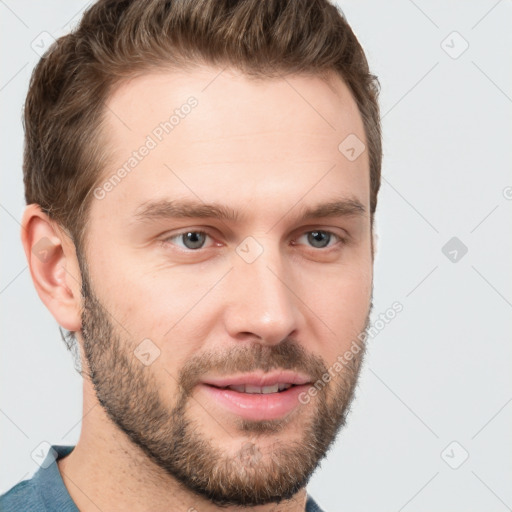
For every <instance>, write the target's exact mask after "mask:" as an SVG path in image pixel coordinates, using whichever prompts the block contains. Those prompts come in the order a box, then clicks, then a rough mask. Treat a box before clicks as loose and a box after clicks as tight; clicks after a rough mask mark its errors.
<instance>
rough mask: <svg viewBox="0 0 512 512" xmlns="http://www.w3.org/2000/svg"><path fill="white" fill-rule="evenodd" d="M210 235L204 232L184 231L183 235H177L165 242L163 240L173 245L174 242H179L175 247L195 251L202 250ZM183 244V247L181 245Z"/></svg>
mask: <svg viewBox="0 0 512 512" xmlns="http://www.w3.org/2000/svg"><path fill="white" fill-rule="evenodd" d="M208 237H209V235H208V234H207V233H205V232H204V231H184V232H182V233H178V234H177V235H173V236H170V237H168V238H166V239H165V240H162V242H164V243H172V244H174V243H175V242H174V240H176V241H177V243H175V245H177V246H178V247H181V248H183V249H189V250H195V249H202V248H203V245H204V244H205V241H206V238H208ZM180 242H181V245H180Z"/></svg>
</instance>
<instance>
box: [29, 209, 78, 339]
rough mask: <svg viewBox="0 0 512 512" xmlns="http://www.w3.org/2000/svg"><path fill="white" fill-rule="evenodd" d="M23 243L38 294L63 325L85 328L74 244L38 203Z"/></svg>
mask: <svg viewBox="0 0 512 512" xmlns="http://www.w3.org/2000/svg"><path fill="white" fill-rule="evenodd" d="M21 226H22V227H21V241H22V244H23V248H24V250H25V255H26V258H27V263H28V266H29V269H30V274H31V276H32V281H33V283H34V286H35V288H36V291H37V294H38V295H39V297H40V299H41V300H42V301H43V303H44V304H45V306H46V307H47V308H48V310H49V311H50V313H51V314H52V315H53V317H54V318H55V320H56V321H57V323H58V324H59V325H61V326H62V327H64V328H65V329H67V330H69V331H73V332H76V331H79V330H80V328H81V319H80V308H81V294H80V290H81V278H80V271H79V266H78V261H77V258H76V253H75V251H74V245H73V243H72V242H71V241H70V240H69V237H67V236H66V235H65V233H64V232H63V231H61V230H59V229H58V228H57V226H56V225H55V222H54V221H52V220H51V219H50V218H49V217H48V215H46V214H45V213H44V212H43V211H42V210H41V208H40V206H39V205H37V204H31V205H28V206H27V207H26V209H25V212H24V214H23V218H22V222H21Z"/></svg>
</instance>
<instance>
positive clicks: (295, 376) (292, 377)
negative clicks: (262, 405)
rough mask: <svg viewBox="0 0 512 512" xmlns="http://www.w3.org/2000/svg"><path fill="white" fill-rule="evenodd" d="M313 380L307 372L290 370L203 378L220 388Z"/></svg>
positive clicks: (300, 382)
mask: <svg viewBox="0 0 512 512" xmlns="http://www.w3.org/2000/svg"><path fill="white" fill-rule="evenodd" d="M310 382H311V378H309V377H308V376H307V375H305V374H301V373H296V372H292V371H288V370H281V371H275V372H270V373H245V374H241V375H233V376H230V377H208V378H205V379H204V380H203V384H209V385H210V386H215V387H219V388H225V387H227V386H240V385H241V384H249V385H250V386H260V387H264V386H275V385H276V384H295V385H301V384H308V383H310Z"/></svg>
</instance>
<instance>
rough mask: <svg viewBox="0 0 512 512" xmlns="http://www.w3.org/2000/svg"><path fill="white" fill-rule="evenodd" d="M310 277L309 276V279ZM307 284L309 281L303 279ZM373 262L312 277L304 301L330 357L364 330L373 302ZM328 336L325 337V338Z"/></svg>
mask: <svg viewBox="0 0 512 512" xmlns="http://www.w3.org/2000/svg"><path fill="white" fill-rule="evenodd" d="M308 281H309V280H308ZM303 284H306V283H303ZM371 285H372V270H371V266H359V267H357V268H343V267H340V268H338V269H337V272H335V273H332V274H331V275H329V276H328V277H326V278H324V279H318V280H317V281H316V284H315V280H311V281H309V282H308V284H306V288H309V293H307V292H306V291H305V290H306V288H305V287H303V288H302V289H303V290H304V291H303V293H304V295H303V296H304V303H305V304H306V305H307V306H308V308H309V309H310V310H311V311H313V312H314V313H315V315H313V314H312V313H311V311H310V312H308V313H307V314H308V316H309V318H310V320H311V321H312V322H313V324H315V325H316V328H315V332H316V336H317V338H318V340H319V343H320V344H321V345H322V347H321V351H322V354H323V357H324V359H325V360H326V361H334V360H335V359H336V358H337V356H338V355H340V354H342V353H343V352H345V351H346V350H347V349H348V348H349V347H350V346H351V344H352V343H353V342H354V340H356V339H357V337H358V335H359V334H360V333H361V332H362V331H363V330H364V328H365V326H366V320H367V317H368V312H369V309H370V302H371ZM322 340H325V341H322Z"/></svg>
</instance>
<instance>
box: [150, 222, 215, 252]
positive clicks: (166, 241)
mask: <svg viewBox="0 0 512 512" xmlns="http://www.w3.org/2000/svg"><path fill="white" fill-rule="evenodd" d="M186 233H201V234H203V235H206V236H207V237H210V238H211V239H212V240H214V237H213V235H211V234H210V233H209V232H208V230H206V229H204V228H187V229H183V230H181V231H178V232H176V233H173V234H171V235H168V234H166V235H165V238H162V239H160V240H159V242H160V243H161V244H162V245H166V244H170V245H173V246H175V247H178V249H179V250H181V251H183V252H199V251H201V250H205V249H207V248H208V247H204V246H203V247H200V248H199V249H188V248H186V247H185V248H183V247H180V246H179V245H177V244H175V243H173V242H171V239H175V238H179V237H180V236H182V235H184V234H186Z"/></svg>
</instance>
